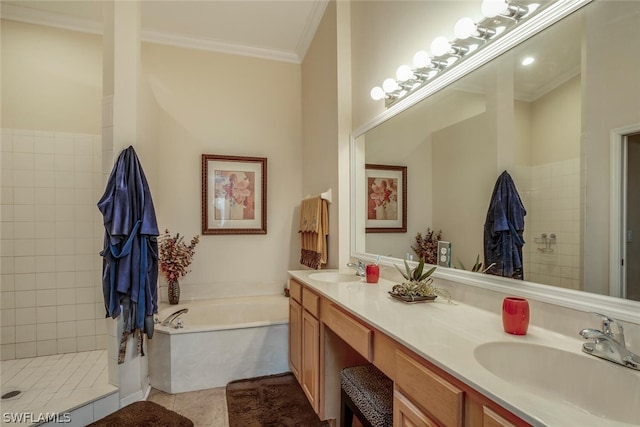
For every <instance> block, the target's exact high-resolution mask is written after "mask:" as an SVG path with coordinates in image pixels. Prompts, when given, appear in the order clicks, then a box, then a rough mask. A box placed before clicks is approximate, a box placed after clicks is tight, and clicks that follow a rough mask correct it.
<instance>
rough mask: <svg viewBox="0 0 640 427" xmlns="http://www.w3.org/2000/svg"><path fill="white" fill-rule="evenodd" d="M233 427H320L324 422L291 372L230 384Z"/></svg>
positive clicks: (229, 394) (229, 398) (228, 390)
mask: <svg viewBox="0 0 640 427" xmlns="http://www.w3.org/2000/svg"><path fill="white" fill-rule="evenodd" d="M227 409H228V410H229V427H259V426H260V427H294V426H303V427H320V426H328V425H329V423H327V422H323V421H320V419H319V418H318V416H317V415H316V413H315V412H314V411H313V408H312V407H311V404H310V403H309V401H308V400H307V397H306V396H305V394H304V392H303V391H302V388H300V385H299V384H298V381H296V378H295V377H294V376H293V374H291V373H284V374H278V375H270V376H266V377H258V378H249V379H246V380H239V381H233V382H230V383H229V384H227Z"/></svg>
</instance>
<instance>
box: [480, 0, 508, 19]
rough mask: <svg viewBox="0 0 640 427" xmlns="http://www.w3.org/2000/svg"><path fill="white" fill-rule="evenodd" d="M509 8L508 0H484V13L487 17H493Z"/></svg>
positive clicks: (482, 8)
mask: <svg viewBox="0 0 640 427" xmlns="http://www.w3.org/2000/svg"><path fill="white" fill-rule="evenodd" d="M508 8H509V3H507V0H483V1H482V7H481V10H482V14H483V15H484V16H486V17H487V18H493V17H495V16H498V15H500V14H502V13H504V12H505V11H506V10H507V9H508Z"/></svg>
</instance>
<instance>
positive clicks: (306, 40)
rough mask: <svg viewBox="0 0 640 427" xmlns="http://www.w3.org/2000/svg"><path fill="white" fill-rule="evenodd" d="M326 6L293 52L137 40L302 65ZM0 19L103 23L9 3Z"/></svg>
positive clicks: (99, 29) (146, 36)
mask: <svg viewBox="0 0 640 427" xmlns="http://www.w3.org/2000/svg"><path fill="white" fill-rule="evenodd" d="M327 3H328V1H327V0H320V1H317V2H315V5H314V9H313V12H312V14H311V15H310V17H309V19H308V20H307V23H306V25H305V30H304V34H303V36H302V37H301V39H300V41H299V42H298V45H297V47H296V52H287V51H282V50H276V49H267V48H263V47H257V46H247V45H240V44H237V43H229V42H226V41H223V40H214V39H206V38H200V37H191V36H186V35H181V34H171V33H161V32H158V31H149V30H144V29H142V31H141V33H140V39H141V40H142V41H144V42H150V43H157V44H164V45H170V46H178V47H184V48H189V49H198V50H206V51H211V52H220V53H228V54H233V55H240V56H250V57H254V58H261V59H269V60H274V61H281V62H290V63H295V64H299V63H301V62H302V58H304V54H305V53H306V51H307V49H308V48H309V45H310V44H311V40H312V39H313V36H314V34H315V31H316V29H317V28H318V25H319V23H320V20H321V19H322V15H323V14H324V10H325V8H326V6H327ZM0 17H1V18H2V19H7V20H11V21H19V22H25V23H28V24H35V25H43V26H48V27H54V28H61V29H65V30H71V31H78V32H83V33H89V34H98V35H102V34H103V24H102V22H98V21H92V20H89V19H80V18H72V17H68V16H65V15H62V14H58V13H52V12H45V11H41V10H37V9H32V8H29V7H24V6H18V5H16V4H10V3H2V7H1V9H0Z"/></svg>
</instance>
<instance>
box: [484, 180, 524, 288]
mask: <svg viewBox="0 0 640 427" xmlns="http://www.w3.org/2000/svg"><path fill="white" fill-rule="evenodd" d="M525 215H527V211H526V209H525V208H524V205H523V204H522V200H520V195H519V194H518V190H517V188H516V185H515V183H514V182H513V179H511V176H510V175H509V174H508V173H507V171H504V172H502V174H501V175H500V176H499V177H498V180H497V181H496V185H495V187H494V188H493V195H492V196H491V202H490V203H489V210H488V211H487V218H486V221H485V223H484V263H485V264H484V265H486V266H489V265H491V264H494V265H493V266H492V267H491V268H489V269H488V270H487V273H488V274H494V275H497V276H504V277H510V278H513V279H520V280H523V279H524V271H523V265H522V246H524V239H523V237H522V234H523V232H524V217H525Z"/></svg>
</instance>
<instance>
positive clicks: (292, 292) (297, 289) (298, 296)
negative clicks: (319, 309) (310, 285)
mask: <svg viewBox="0 0 640 427" xmlns="http://www.w3.org/2000/svg"><path fill="white" fill-rule="evenodd" d="M289 296H290V297H291V298H293V299H294V300H296V301H298V302H299V303H300V304H302V285H301V284H300V283H298V282H296V281H295V280H293V279H289Z"/></svg>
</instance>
